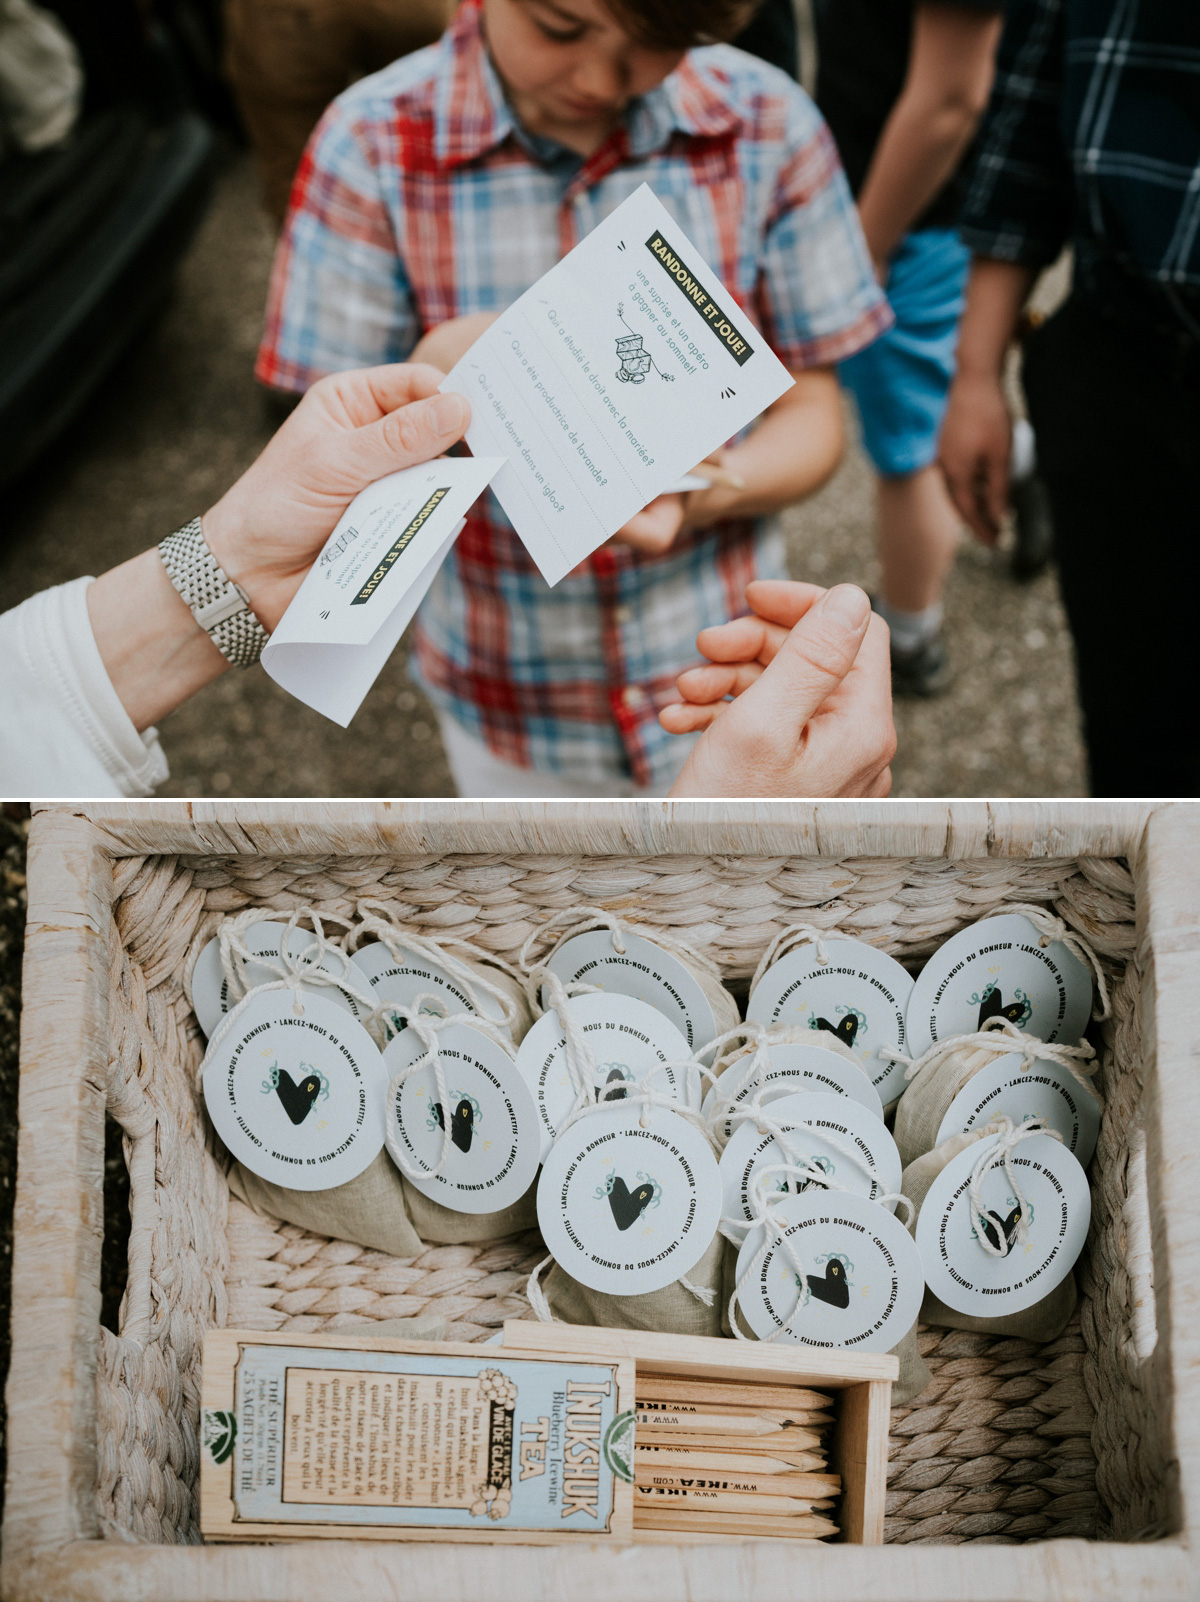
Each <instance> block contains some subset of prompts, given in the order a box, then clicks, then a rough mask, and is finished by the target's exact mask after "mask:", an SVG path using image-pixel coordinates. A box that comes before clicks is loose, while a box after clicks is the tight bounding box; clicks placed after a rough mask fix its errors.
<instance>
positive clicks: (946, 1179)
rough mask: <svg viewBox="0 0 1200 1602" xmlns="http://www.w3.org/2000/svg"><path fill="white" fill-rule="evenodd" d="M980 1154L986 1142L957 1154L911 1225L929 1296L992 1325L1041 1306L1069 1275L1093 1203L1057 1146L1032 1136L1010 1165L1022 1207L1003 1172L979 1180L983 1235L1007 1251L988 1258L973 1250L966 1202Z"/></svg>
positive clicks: (1080, 1174)
mask: <svg viewBox="0 0 1200 1602" xmlns="http://www.w3.org/2000/svg"><path fill="white" fill-rule="evenodd" d="M986 1149H987V1141H986V1140H979V1141H976V1142H975V1143H974V1144H973V1145H971V1146H968V1147H967V1149H966V1150H965V1151H960V1152H959V1154H958V1156H957V1157H954V1158H951V1160H950V1161H949V1162H948V1163H947V1164H946V1166H945V1168H943V1169H942V1171H941V1173H940V1174H939V1175H938V1177H937V1178H936V1179H935V1180H934V1182H933V1184H932V1185H931V1186H930V1187H929V1191H928V1194H927V1195H926V1197H925V1200H924V1201H923V1202H922V1204H921V1213H920V1216H919V1218H918V1219H917V1248H918V1250H919V1251H920V1253H921V1262H922V1264H923V1266H924V1269H925V1279H926V1282H927V1284H928V1286H929V1288H930V1290H931V1291H932V1292H933V1293H934V1295H935V1296H937V1297H939V1298H940V1300H941V1301H943V1302H945V1304H946V1306H947V1307H952V1308H954V1310H955V1311H956V1312H959V1313H973V1314H977V1315H978V1314H983V1315H984V1316H985V1317H988V1318H999V1317H1001V1316H1002V1315H1003V1314H1005V1313H1019V1312H1020V1311H1021V1310H1022V1309H1023V1308H1026V1307H1032V1306H1033V1305H1034V1304H1035V1303H1036V1302H1040V1301H1041V1300H1042V1299H1043V1298H1044V1297H1046V1296H1048V1295H1049V1294H1050V1292H1051V1291H1052V1290H1053V1289H1054V1288H1055V1286H1056V1285H1058V1284H1060V1283H1061V1282H1062V1280H1064V1279H1065V1278H1066V1277H1067V1275H1068V1274H1069V1273H1070V1272H1071V1269H1072V1268H1073V1267H1074V1264H1075V1260H1076V1258H1077V1257H1078V1256H1079V1254H1080V1252H1081V1251H1082V1250H1083V1243H1084V1240H1085V1239H1086V1237H1087V1231H1088V1220H1089V1218H1090V1217H1091V1206H1092V1201H1091V1194H1090V1192H1089V1190H1088V1182H1087V1175H1086V1174H1085V1173H1084V1171H1083V1169H1082V1168H1081V1167H1080V1164H1079V1162H1078V1160H1077V1159H1076V1158H1075V1157H1072V1155H1071V1153H1070V1152H1069V1151H1067V1149H1066V1148H1065V1146H1063V1144H1062V1142H1061V1141H1058V1140H1055V1139H1054V1138H1053V1137H1052V1136H1050V1135H1031V1136H1030V1137H1029V1139H1028V1140H1023V1141H1021V1143H1020V1144H1019V1145H1018V1146H1017V1148H1016V1149H1015V1151H1014V1152H1013V1154H1012V1156H1011V1157H1010V1158H1009V1165H1010V1167H1011V1168H1012V1170H1013V1172H1014V1174H1015V1175H1016V1176H1017V1184H1018V1185H1019V1187H1020V1190H1021V1200H1018V1198H1017V1196H1016V1195H1015V1194H1014V1192H1013V1190H1012V1187H1011V1186H1010V1184H1009V1181H1008V1176H1007V1174H1006V1173H1005V1171H1004V1167H1003V1165H1000V1166H998V1167H996V1168H992V1169H990V1170H989V1172H988V1173H987V1175H986V1176H985V1177H984V1181H983V1186H982V1195H983V1206H984V1210H985V1212H986V1214H987V1218H988V1222H987V1223H986V1224H985V1225H984V1229H985V1232H986V1233H987V1234H988V1236H989V1238H990V1240H991V1241H992V1244H993V1245H998V1244H999V1241H1000V1237H1001V1235H1003V1237H1004V1238H1005V1240H1007V1241H1008V1242H1009V1247H1010V1249H1009V1251H1008V1254H1007V1256H1004V1257H994V1256H993V1255H992V1254H991V1253H990V1252H987V1251H985V1250H984V1249H983V1247H982V1246H981V1245H980V1244H979V1237H978V1236H977V1234H976V1232H975V1227H974V1225H973V1224H972V1222H971V1205H970V1198H969V1195H968V1191H969V1189H970V1184H971V1175H972V1173H973V1172H974V1169H975V1164H976V1163H977V1162H978V1161H979V1159H980V1157H981V1156H982V1155H983V1153H984V1152H985V1151H986ZM1022 1203H1023V1205H1022ZM1022 1223H1023V1224H1024V1226H1025V1238H1024V1239H1022V1238H1021V1233H1020V1230H1021V1225H1022Z"/></svg>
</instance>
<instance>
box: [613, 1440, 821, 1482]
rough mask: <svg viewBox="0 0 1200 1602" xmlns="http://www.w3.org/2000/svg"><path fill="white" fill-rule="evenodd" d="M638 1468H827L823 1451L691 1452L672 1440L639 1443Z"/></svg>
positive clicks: (759, 1471)
mask: <svg viewBox="0 0 1200 1602" xmlns="http://www.w3.org/2000/svg"><path fill="white" fill-rule="evenodd" d="M633 1460H634V1463H635V1464H636V1465H637V1466H638V1467H645V1468H648V1469H667V1470H669V1469H674V1468H683V1469H692V1470H693V1471H694V1472H695V1473H697V1474H707V1473H711V1472H717V1473H722V1474H757V1475H764V1474H785V1475H786V1474H811V1473H815V1472H817V1471H819V1470H820V1469H823V1468H824V1467H825V1454H824V1452H789V1454H788V1455H787V1457H768V1456H767V1455H766V1454H765V1453H764V1454H762V1455H760V1454H759V1453H757V1452H708V1451H692V1450H690V1448H689V1445H688V1443H687V1442H685V1441H682V1440H679V1441H672V1442H671V1444H670V1445H669V1446H639V1447H637V1448H635V1450H634V1454H633Z"/></svg>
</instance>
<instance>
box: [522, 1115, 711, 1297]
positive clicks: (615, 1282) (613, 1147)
mask: <svg viewBox="0 0 1200 1602" xmlns="http://www.w3.org/2000/svg"><path fill="white" fill-rule="evenodd" d="M643 1126H644V1127H643ZM537 1203H538V1225H539V1227H540V1228H541V1231H542V1238H543V1239H544V1240H545V1242H546V1245H547V1247H548V1248H549V1250H550V1251H551V1253H552V1254H553V1256H554V1258H555V1261H556V1262H558V1263H561V1265H562V1266H563V1268H564V1269H565V1270H566V1271H567V1273H568V1274H570V1275H571V1277H572V1279H577V1280H578V1281H579V1282H580V1284H582V1285H587V1286H589V1287H590V1288H591V1289H592V1290H598V1291H607V1292H609V1293H610V1294H611V1295H615V1296H642V1295H645V1294H646V1293H647V1292H649V1291H656V1290H661V1289H662V1288H663V1286H664V1285H670V1284H672V1283H673V1282H674V1281H675V1280H677V1279H678V1278H679V1277H680V1275H681V1274H686V1273H687V1271H688V1269H689V1268H694V1267H695V1265H696V1264H697V1263H698V1262H699V1260H700V1258H701V1257H702V1256H703V1255H704V1253H705V1252H706V1251H707V1249H708V1247H709V1245H710V1244H711V1243H712V1239H713V1236H714V1235H715V1234H716V1232H717V1224H718V1223H719V1222H720V1217H721V1180H720V1175H719V1174H718V1172H717V1161H716V1158H715V1157H714V1156H713V1154H712V1151H711V1149H710V1147H709V1144H708V1142H707V1141H706V1140H705V1138H704V1136H703V1135H702V1134H701V1133H700V1132H699V1130H697V1129H694V1128H693V1127H692V1125H691V1124H690V1123H688V1121H687V1120H686V1119H685V1118H680V1117H679V1115H678V1114H677V1113H673V1112H670V1111H669V1110H668V1109H666V1108H662V1107H653V1108H649V1109H647V1110H646V1111H645V1113H644V1114H643V1115H641V1118H640V1121H639V1112H638V1110H637V1109H636V1108H634V1107H621V1106H615V1107H613V1108H611V1109H609V1108H604V1109H603V1110H602V1111H598V1112H594V1113H589V1114H588V1116H587V1117H586V1118H581V1119H580V1120H579V1121H578V1123H575V1124H572V1125H571V1127H570V1129H568V1130H567V1132H566V1133H565V1135H563V1136H562V1137H561V1139H559V1140H556V1141H555V1143H554V1145H553V1146H552V1147H551V1149H550V1155H549V1156H548V1157H547V1158H546V1161H545V1164H544V1166H543V1168H542V1177H541V1179H540V1180H539V1181H538V1193H537Z"/></svg>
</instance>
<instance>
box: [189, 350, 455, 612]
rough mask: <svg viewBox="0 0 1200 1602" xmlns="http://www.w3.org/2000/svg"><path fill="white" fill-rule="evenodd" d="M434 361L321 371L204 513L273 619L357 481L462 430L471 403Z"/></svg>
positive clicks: (208, 531)
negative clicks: (452, 388) (451, 387)
mask: <svg viewBox="0 0 1200 1602" xmlns="http://www.w3.org/2000/svg"><path fill="white" fill-rule="evenodd" d="M441 379H442V374H441V373H440V372H439V371H438V370H437V369H436V368H434V367H423V366H417V365H413V364H411V363H397V364H396V365H394V366H389V367H368V368H366V369H364V370H362V371H359V372H349V373H335V374H334V375H333V376H332V377H330V378H322V379H321V380H320V381H319V382H318V383H316V384H314V385H313V386H312V388H311V389H310V390H309V391H308V393H307V394H306V395H305V397H304V399H303V400H302V401H301V402H300V404H299V406H297V408H296V410H295V411H294V412H293V413H292V414H291V416H290V417H289V418H288V419H287V421H286V422H285V423H284V424H283V426H282V427H281V428H280V430H279V432H278V433H277V434H276V435H275V437H274V438H273V439H272V440H271V441H270V443H269V444H268V445H267V447H266V449H265V450H264V451H263V453H262V455H261V456H260V457H259V458H258V460H257V461H256V462H255V463H254V464H253V466H252V467H249V468H247V470H246V471H245V472H244V473H243V474H242V476H241V478H239V479H238V481H237V483H236V484H235V485H234V486H233V488H232V489H230V490H227V491H226V493H225V494H224V495H223V496H222V497H221V499H220V500H219V501H218V502H217V504H216V505H215V506H214V507H213V508H212V510H211V511H208V512H206V513H205V514H204V519H203V528H204V537H205V539H206V540H207V541H208V544H209V548H210V549H211V551H212V553H213V555H214V556H215V557H216V559H217V561H218V562H219V563H220V564H221V566H222V567H223V568H224V569H225V572H226V573H228V575H229V577H230V578H231V579H233V580H234V581H235V582H236V583H238V584H240V585H241V586H242V588H243V589H244V590H245V591H246V593H247V594H248V595H249V597H250V602H251V605H252V606H253V607H254V610H255V612H256V613H257V615H258V617H259V619H260V621H261V622H262V624H263V627H264V628H266V629H267V630H268V631H269V630H271V629H273V628H274V627H275V625H276V624H277V623H278V622H279V619H280V618H281V617H282V616H283V613H284V612H285V610H286V609H287V606H288V604H289V602H290V601H291V599H292V597H293V596H294V595H295V593H296V591H297V590H298V589H299V587H300V584H301V581H302V580H303V578H304V575H305V574H306V573H307V572H308V569H309V568H310V567H311V566H312V564H313V562H314V561H315V560H316V558H317V556H318V555H319V553H320V550H321V547H322V546H323V545H324V543H325V541H326V540H327V539H328V538H329V536H330V534H331V533H332V532H333V529H334V526H335V525H336V523H337V521H338V519H339V518H340V517H341V515H342V513H343V512H344V511H345V510H346V508H347V506H349V504H350V502H351V501H352V500H353V499H354V497H355V496H356V495H357V494H358V492H359V491H360V490H363V489H366V487H367V485H368V484H373V483H374V482H375V480H376V479H378V478H383V477H384V475H385V474H387V473H396V472H399V470H400V469H401V468H403V467H412V466H415V465H416V464H417V463H418V462H427V461H429V460H430V458H431V457H434V456H439V455H441V453H442V452H443V451H446V450H449V448H450V446H451V445H453V444H454V443H455V442H456V441H457V440H459V439H461V438H462V436H463V433H464V432H465V430H466V427H467V424H468V423H469V422H470V419H471V408H470V406H469V405H468V404H467V402H466V400H464V398H463V397H462V396H461V395H439V394H438V388H437V387H438V384H439V383H440V382H441Z"/></svg>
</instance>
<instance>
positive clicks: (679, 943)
mask: <svg viewBox="0 0 1200 1602" xmlns="http://www.w3.org/2000/svg"><path fill="white" fill-rule="evenodd" d="M555 929H560V930H561V931H562V932H561V933H560V934H559V936H558V938H557V939H556V940H555V941H554V942H553V944H552V945H551V946H550V948H549V950H548V951H546V953H545V954H544V955H543V956H542V957H541V958H539V959H538V960H537V962H536V963H535V962H534V961H533V953H534V951H535V950H536V949H537V947H538V946H539V945H540V944H541V943H542V941H543V940H545V939H547V937H548V936H549V935H550V934H551V933H552V932H553V931H554V930H555ZM593 929H607V930H608V932H609V935H610V937H611V939H612V948H613V950H614V951H615V952H616V953H617V955H618V956H624V955H625V950H626V946H625V940H626V937H627V936H629V935H637V936H639V937H640V938H641V939H643V940H648V941H650V943H651V945H655V946H661V947H662V948H663V950H665V951H669V952H672V953H673V954H674V955H675V956H678V957H681V958H683V959H684V960H685V962H693V963H695V964H696V966H697V967H699V968H702V969H703V970H704V971H705V973H707V974H708V976H709V977H710V978H711V979H713V980H715V981H716V982H717V983H718V984H720V983H721V981H722V975H721V970H720V968H719V967H718V965H717V964H716V963H715V962H714V961H713V959H712V958H711V957H710V956H709V955H708V953H707V952H704V951H699V950H697V948H696V947H695V946H692V945H689V944H688V942H687V941H686V940H681V939H679V937H678V936H677V935H672V934H667V933H665V932H664V931H663V930H661V929H656V928H652V927H651V926H650V925H644V924H637V923H630V922H629V921H627V920H624V919H621V918H618V917H617V915H616V914H615V913H613V912H607V911H605V909H604V908H603V907H572V908H570V909H568V910H567V911H564V912H556V913H554V915H553V916H552V917H550V918H547V919H546V921H545V923H543V924H541V925H540V926H539V927H538V928H537V929H535V930H534V931H533V933H532V934H531V935H530V936H529V937H528V939H527V940H526V941H525V943H524V945H523V946H522V947H521V956H520V962H521V966H522V968H523V969H525V971H526V973H527V974H528V976H529V977H528V979H527V980H526V985H525V990H526V994H527V995H528V996H529V999H530V1002H531V1003H532V1005H533V1006H534V1007H535V1008H537V1009H538V1010H539V1011H540V1010H541V998H540V994H539V991H540V985H539V984H538V983H535V975H536V974H539V973H541V972H543V971H544V970H545V968H546V964H547V963H549V962H550V961H552V960H553V958H554V956H555V955H556V953H557V952H558V951H559V949H560V947H562V946H564V945H565V944H566V943H567V941H568V940H573V939H574V938H575V937H576V936H577V935H581V934H587V933H589V932H590V931H591V930H593Z"/></svg>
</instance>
